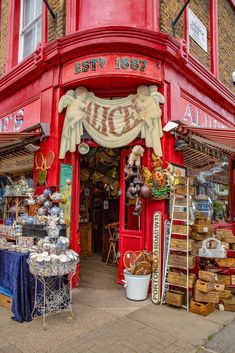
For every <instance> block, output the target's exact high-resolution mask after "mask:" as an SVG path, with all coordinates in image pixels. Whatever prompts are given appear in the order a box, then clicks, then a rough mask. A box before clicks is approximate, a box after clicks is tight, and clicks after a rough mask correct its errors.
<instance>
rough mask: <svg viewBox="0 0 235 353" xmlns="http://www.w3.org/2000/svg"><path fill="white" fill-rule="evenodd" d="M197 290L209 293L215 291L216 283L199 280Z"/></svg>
mask: <svg viewBox="0 0 235 353" xmlns="http://www.w3.org/2000/svg"><path fill="white" fill-rule="evenodd" d="M195 288H196V289H197V290H199V291H200V292H203V293H209V292H210V291H211V290H213V289H215V284H214V282H204V281H200V279H198V280H197V281H196V286H195Z"/></svg>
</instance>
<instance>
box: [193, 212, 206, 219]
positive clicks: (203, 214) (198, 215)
mask: <svg viewBox="0 0 235 353" xmlns="http://www.w3.org/2000/svg"><path fill="white" fill-rule="evenodd" d="M194 217H195V220H196V219H208V213H207V212H200V211H196V212H195V213H194Z"/></svg>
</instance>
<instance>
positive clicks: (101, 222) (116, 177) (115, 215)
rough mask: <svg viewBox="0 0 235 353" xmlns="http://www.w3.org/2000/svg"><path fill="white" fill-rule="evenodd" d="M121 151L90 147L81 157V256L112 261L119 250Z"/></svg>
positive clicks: (115, 262)
mask: <svg viewBox="0 0 235 353" xmlns="http://www.w3.org/2000/svg"><path fill="white" fill-rule="evenodd" d="M120 154H121V149H108V148H103V147H93V148H91V149H90V151H89V153H87V154H86V155H81V158H80V220H79V221H80V227H79V230H80V231H79V233H80V247H81V252H80V255H81V256H91V255H94V254H96V255H99V256H100V258H101V259H102V261H103V262H106V261H107V263H112V264H117V252H118V231H117V229H118V226H119V208H120V205H119V202H120V197H119V196H120V189H119V188H120V185H119V183H120ZM111 236H112V237H113V238H114V240H113V243H112V244H111V243H110V238H111Z"/></svg>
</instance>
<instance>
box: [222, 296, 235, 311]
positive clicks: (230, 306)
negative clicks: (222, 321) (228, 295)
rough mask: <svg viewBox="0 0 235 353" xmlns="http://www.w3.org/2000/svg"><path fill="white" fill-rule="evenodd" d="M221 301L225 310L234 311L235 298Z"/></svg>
mask: <svg viewBox="0 0 235 353" xmlns="http://www.w3.org/2000/svg"><path fill="white" fill-rule="evenodd" d="M222 303H223V305H224V310H225V311H235V299H223V300H222Z"/></svg>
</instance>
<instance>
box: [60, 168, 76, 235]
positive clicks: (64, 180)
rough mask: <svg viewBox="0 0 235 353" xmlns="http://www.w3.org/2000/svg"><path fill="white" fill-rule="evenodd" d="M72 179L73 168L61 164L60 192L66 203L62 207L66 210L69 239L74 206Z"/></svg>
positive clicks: (65, 217) (65, 216)
mask: <svg viewBox="0 0 235 353" xmlns="http://www.w3.org/2000/svg"><path fill="white" fill-rule="evenodd" d="M72 178H73V166H72V165H71V164H63V163H62V164H61V166H60V192H61V193H62V194H63V195H64V197H65V200H66V202H65V203H61V204H60V207H61V208H62V209H63V210H64V219H65V223H66V225H67V237H68V238H70V223H71V205H72Z"/></svg>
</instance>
